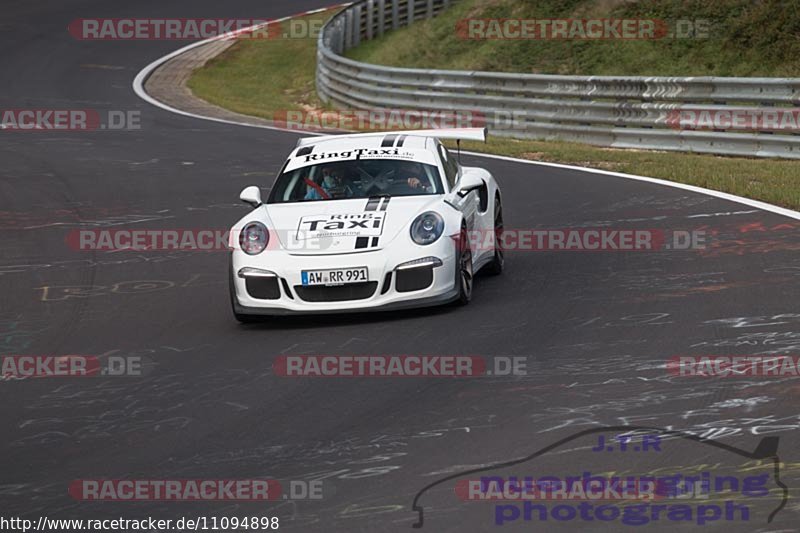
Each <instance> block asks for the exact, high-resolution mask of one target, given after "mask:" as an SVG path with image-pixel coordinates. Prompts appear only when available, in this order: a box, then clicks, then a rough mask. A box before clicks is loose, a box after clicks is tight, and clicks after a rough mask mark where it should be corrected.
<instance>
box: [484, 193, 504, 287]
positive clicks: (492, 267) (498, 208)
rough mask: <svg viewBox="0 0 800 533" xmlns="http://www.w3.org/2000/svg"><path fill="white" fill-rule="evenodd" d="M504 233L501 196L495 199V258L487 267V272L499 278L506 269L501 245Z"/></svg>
mask: <svg viewBox="0 0 800 533" xmlns="http://www.w3.org/2000/svg"><path fill="white" fill-rule="evenodd" d="M502 233H503V204H502V203H500V196H496V197H495V199H494V235H495V240H494V258H493V259H492V262H491V263H489V264H488V265H486V271H487V272H488V273H489V274H491V275H493V276H499V275H500V274H502V273H503V268H505V264H506V258H505V253H504V252H503V247H502V244H501V243H500V235H501V234H502Z"/></svg>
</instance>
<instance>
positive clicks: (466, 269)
mask: <svg viewBox="0 0 800 533" xmlns="http://www.w3.org/2000/svg"><path fill="white" fill-rule="evenodd" d="M459 267H460V269H461V290H462V291H463V293H464V295H465V296H467V297H469V296H470V295H471V294H472V250H470V249H469V241H468V240H467V233H466V232H462V234H461V259H460V265H459Z"/></svg>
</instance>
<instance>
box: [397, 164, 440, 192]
mask: <svg viewBox="0 0 800 533" xmlns="http://www.w3.org/2000/svg"><path fill="white" fill-rule="evenodd" d="M418 170H419V169H418V168H417V165H414V164H408V163H405V164H402V165H401V166H400V175H401V176H405V177H406V180H405V181H406V185H408V187H409V188H410V189H412V191H413V192H416V193H429V192H433V187H432V186H431V185H430V184H428V183H426V182H423V181H422V180H421V179H420V178H419V176H420V173H419V172H418Z"/></svg>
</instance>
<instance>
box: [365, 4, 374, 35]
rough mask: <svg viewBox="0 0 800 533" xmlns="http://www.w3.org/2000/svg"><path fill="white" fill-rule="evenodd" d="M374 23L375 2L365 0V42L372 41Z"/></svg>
mask: <svg viewBox="0 0 800 533" xmlns="http://www.w3.org/2000/svg"><path fill="white" fill-rule="evenodd" d="M374 22H375V0H367V40H368V41H371V40H372V37H373V35H372V25H373V24H374Z"/></svg>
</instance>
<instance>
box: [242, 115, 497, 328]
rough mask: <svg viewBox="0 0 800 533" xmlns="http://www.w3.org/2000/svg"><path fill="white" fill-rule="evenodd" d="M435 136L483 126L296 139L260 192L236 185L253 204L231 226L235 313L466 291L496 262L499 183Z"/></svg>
mask: <svg viewBox="0 0 800 533" xmlns="http://www.w3.org/2000/svg"><path fill="white" fill-rule="evenodd" d="M441 139H459V140H460V139H469V140H485V139H486V130H485V129H480V128H464V129H442V130H424V131H408V132H392V133H367V134H354V135H331V136H324V137H311V138H305V139H301V140H300V141H299V142H298V144H297V147H296V149H295V150H294V151H293V153H292V154H291V156H290V157H289V159H288V160H287V161H286V164H285V165H284V167H283V169H282V170H281V173H280V175H279V176H278V178H277V179H276V181H275V184H274V185H273V187H272V190H271V192H270V194H269V197H268V198H267V200H266V202H263V201H262V197H261V191H260V189H259V188H258V187H255V186H251V187H247V188H246V189H244V190H243V191H242V193H241V196H240V198H241V200H242V201H244V202H247V203H248V204H250V205H252V206H253V211H252V212H251V213H249V214H248V215H247V216H245V217H244V218H242V219H241V220H240V221H239V222H238V223H237V224H236V225H235V226H234V227H233V230H232V231H231V241H232V242H231V247H232V249H233V251H232V253H231V271H230V289H231V302H232V304H233V312H234V314H235V316H236V318H237V319H238V320H240V321H242V322H249V321H252V320H254V319H255V317H256V316H257V315H284V314H294V313H298V314H305V313H339V312H343V311H369V310H389V309H400V308H408V307H423V306H430V305H438V304H444V303H447V302H454V301H455V302H460V303H461V304H466V303H468V302H469V301H470V299H471V297H472V286H473V273H474V272H477V271H478V270H479V269H480V268H483V267H486V268H487V269H488V270H489V271H491V272H492V273H495V274H499V273H500V272H502V270H503V251H502V249H501V247H500V246H499V244H498V239H497V235H499V232H500V231H501V230H502V227H503V209H502V205H501V202H500V199H501V195H500V190H499V188H498V185H497V182H496V181H495V179H494V178H493V177H492V175H491V174H490V173H489V172H488V171H486V170H484V169H482V168H473V167H462V166H461V165H460V164H459V162H458V161H457V159H456V157H455V156H454V155H453V154H452V153H450V152H449V151H448V150H447V149H446V148H445V147H444V145H443V144H442V143H441V141H440V140H441ZM473 235H478V236H479V241H480V242H481V246H474V245H473V246H471V245H470V241H472V240H473V239H472V237H471V236H473ZM487 243H488V244H487Z"/></svg>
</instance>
